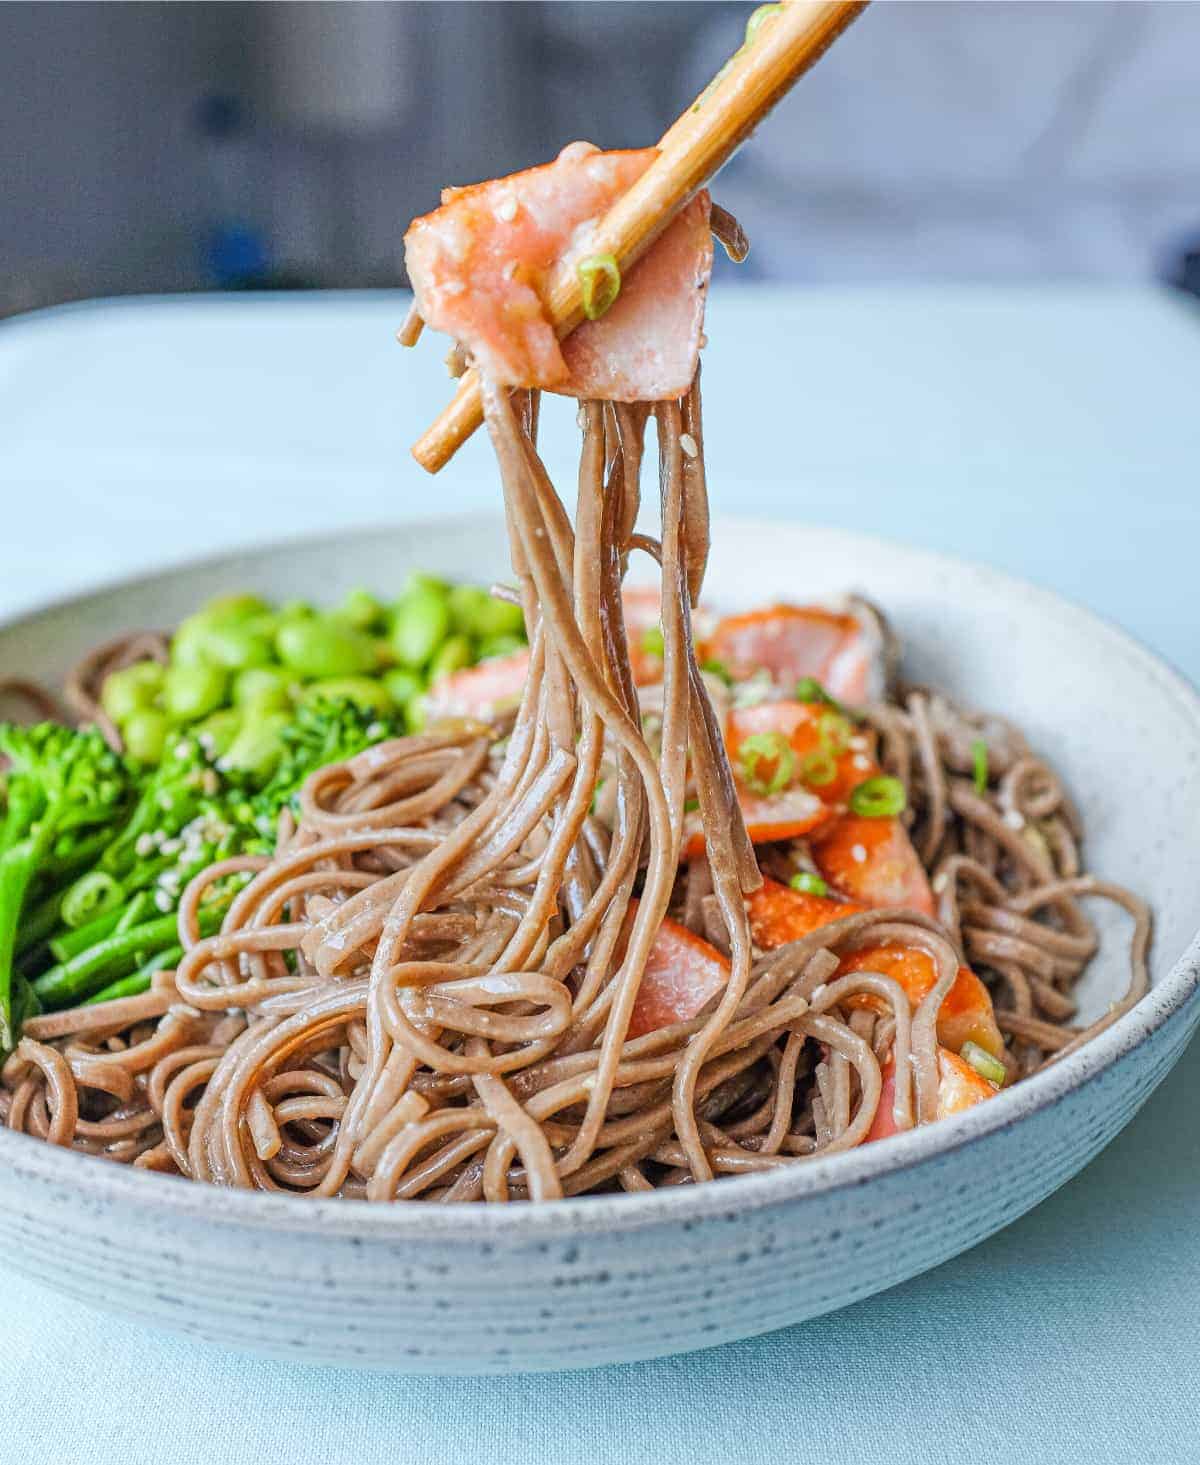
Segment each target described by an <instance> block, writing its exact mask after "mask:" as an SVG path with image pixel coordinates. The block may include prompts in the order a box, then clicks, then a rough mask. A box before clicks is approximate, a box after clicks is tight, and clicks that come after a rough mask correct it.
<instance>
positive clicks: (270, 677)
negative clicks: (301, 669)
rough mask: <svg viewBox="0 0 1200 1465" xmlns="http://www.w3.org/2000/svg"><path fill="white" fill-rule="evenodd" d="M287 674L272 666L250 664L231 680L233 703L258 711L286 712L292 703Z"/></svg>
mask: <svg viewBox="0 0 1200 1465" xmlns="http://www.w3.org/2000/svg"><path fill="white" fill-rule="evenodd" d="M288 686H289V681H288V677H287V675H286V674H285V673H284V672H282V671H280V670H279V669H278V668H277V667H274V666H251V667H247V668H246V670H245V671H242V672H239V673H238V674H237V676H236V677H235V678H234V681H233V705H234V706H235V707H254V708H256V709H257V710H258V711H259V712H286V711H287V709H288V708H289V707H290V706H291V704H292V699H291V696H290V694H289V692H288Z"/></svg>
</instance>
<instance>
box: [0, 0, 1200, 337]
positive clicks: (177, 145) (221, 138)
mask: <svg viewBox="0 0 1200 1465" xmlns="http://www.w3.org/2000/svg"><path fill="white" fill-rule="evenodd" d="M748 10H749V7H748V6H747V5H744V4H725V3H709V4H703V3H679V4H647V3H639V4H611V3H603V0H596V3H530V4H503V3H496V4H456V3H430V4H415V3H412V4H409V3H405V4H399V3H397V4H358V3H349V0H345V3H315V4H288V3H271V4H237V3H232V4H153V3H151V4H22V3H16V4H12V3H10V4H4V5H0V315H13V314H17V313H19V312H21V311H23V310H27V309H31V308H34V307H37V306H40V305H47V304H53V303H57V302H59V301H65V300H75V299H84V298H89V297H94V296H101V295H112V294H125V293H131V292H157V291H179V290H197V289H222V288H223V289H246V288H314V287H317V288H319V287H341V288H355V287H374V286H389V285H396V284H402V283H403V282H404V276H403V260H402V249H401V236H402V234H403V231H404V227H405V225H406V223H407V221H408V220H409V218H410V217H411V216H413V215H414V214H416V213H421V212H424V211H426V210H428V209H430V208H432V207H434V206H435V205H436V203H437V196H438V189H439V188H440V186H441V185H442V184H444V183H465V182H470V181H472V180H475V179H478V178H483V177H487V176H490V175H493V174H495V173H499V172H507V171H510V170H511V169H514V168H517V167H521V166H526V165H528V164H531V163H534V162H539V161H543V160H545V159H547V158H549V157H550V156H552V155H553V154H554V153H555V152H556V151H557V149H558V148H559V146H561V144H562V143H563V142H565V141H566V140H568V139H571V138H576V137H586V138H589V139H591V140H592V141H594V142H596V143H598V144H599V145H601V146H602V147H620V146H629V145H643V144H645V143H647V142H650V141H652V140H653V139H655V138H656V137H657V136H658V135H659V134H660V133H661V131H662V130H663V129H664V127H665V125H666V124H667V123H668V122H669V121H670V120H671V119H672V118H673V117H674V116H675V115H676V113H677V112H678V111H679V110H680V109H681V108H682V106H683V105H684V103H685V102H686V101H687V99H688V98H689V97H691V96H692V95H694V94H695V93H696V92H697V91H698V90H699V89H700V87H702V86H703V85H704V83H705V82H706V81H707V80H708V78H709V77H710V76H711V74H712V73H713V71H714V70H715V69H716V68H717V66H718V65H719V64H720V62H721V61H722V60H723V59H724V57H725V56H727V55H728V54H729V53H730V52H731V51H732V50H734V49H736V47H737V45H738V44H739V43H740V40H741V34H742V30H743V27H744V25H745V20H746V15H747V13H748ZM768 128H769V133H770V138H769V142H770V145H769V146H759V147H756V148H753V149H750V150H748V151H747V152H746V153H745V154H743V156H742V157H741V158H739V159H737V160H735V162H734V163H733V164H732V165H731V166H730V168H729V169H728V170H727V171H726V173H725V174H723V175H722V178H721V180H720V183H719V185H718V188H717V190H716V191H717V196H718V197H719V199H720V200H721V201H722V202H723V203H725V204H726V205H727V206H728V207H731V208H733V209H734V210H735V212H737V213H738V214H739V216H740V217H741V219H742V221H743V223H744V224H745V225H746V227H747V229H748V230H749V232H750V235H751V238H752V240H753V241H754V245H755V247H754V250H753V253H752V255H751V258H750V261H749V264H748V265H747V266H746V267H745V268H746V269H748V271H749V273H750V274H751V275H752V276H754V277H758V278H771V279H790V280H814V281H822V282H841V281H870V280H963V281H990V282H995V281H1005V280H1008V281H1012V280H1030V279H1037V280H1059V281H1061V280H1071V279H1079V280H1114V281H1132V280H1148V279H1155V278H1157V279H1161V280H1166V281H1170V282H1172V283H1179V284H1185V285H1188V284H1190V285H1191V286H1192V287H1194V288H1195V289H1196V290H1197V291H1198V292H1200V187H1198V186H1197V184H1198V180H1200V4H1196V3H1190V0H1173V3H1167V0H1160V3H1156V0H1095V3H1088V0H940V3H938V0H925V3H922V0H916V3H910V0H877V3H876V5H875V6H873V7H872V14H871V17H870V22H869V24H860V25H858V26H856V27H854V28H853V29H852V30H851V31H850V33H849V34H848V35H847V36H846V38H845V39H844V40H843V41H842V42H841V43H840V44H839V45H838V46H837V47H835V48H834V50H833V51H832V52H831V53H830V55H829V57H828V58H827V59H826V60H825V61H824V62H823V63H822V64H821V65H820V66H819V67H818V68H817V69H816V70H815V71H814V72H813V73H812V75H811V76H810V77H808V78H807V79H806V80H805V82H804V84H803V85H802V86H801V87H799V88H798V89H797V91H796V92H795V93H794V94H793V96H792V97H791V98H790V99H789V100H788V101H787V102H786V103H785V104H784V105H783V106H782V107H781V108H780V109H779V112H778V113H777V115H776V116H775V117H774V118H773V119H772V120H771V122H770V123H769V124H768Z"/></svg>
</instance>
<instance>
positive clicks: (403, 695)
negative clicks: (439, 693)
mask: <svg viewBox="0 0 1200 1465" xmlns="http://www.w3.org/2000/svg"><path fill="white" fill-rule="evenodd" d="M383 685H384V686H385V687H386V688H387V694H388V696H389V697H390V698H391V699H392V702H393V704H394V705H395V706H397V707H405V706H407V705H408V703H409V702H411V701H412V699H413V698H414V697H419V696H420V695H421V693H422V692H423V691H424V690H425V683H424V682H423V681H422V680H421V678H420V677H419V676H418V675H417V673H416V672H415V671H408V670H406V669H405V668H404V667H402V666H394V667H393V668H392V669H391V671H385V672H384V674H383Z"/></svg>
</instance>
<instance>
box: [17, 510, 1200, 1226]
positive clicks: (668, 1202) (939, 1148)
mask: <svg viewBox="0 0 1200 1465" xmlns="http://www.w3.org/2000/svg"><path fill="white" fill-rule="evenodd" d="M722 523H724V524H725V525H727V526H729V528H730V529H731V530H735V531H736V530H738V529H742V530H757V531H760V532H762V533H765V534H770V533H771V532H772V531H773V530H776V531H783V532H786V533H788V534H795V533H803V532H805V531H808V532H811V533H813V534H814V535H817V536H819V537H821V538H823V539H826V540H828V541H831V542H836V541H841V543H842V544H843V545H844V546H845V548H846V549H847V551H850V550H852V548H853V546H855V545H861V546H864V547H866V546H869V547H871V548H872V549H874V550H880V549H883V550H887V551H891V552H893V553H896V554H902V555H904V556H905V557H907V558H908V559H910V560H913V561H917V562H921V561H923V562H924V563H925V564H926V565H927V566H928V567H929V568H930V570H936V569H938V568H939V567H941V568H944V569H949V570H952V571H954V572H956V573H960V574H961V573H962V572H963V571H969V572H970V573H971V574H972V575H973V576H974V577H975V578H976V580H977V582H978V583H980V584H981V585H983V586H986V587H987V588H988V589H990V590H992V591H993V592H995V593H997V594H999V595H1002V596H1009V597H1013V596H1019V597H1021V598H1022V599H1024V600H1025V601H1026V602H1030V601H1031V602H1032V603H1033V604H1034V605H1035V606H1037V607H1040V608H1042V609H1044V610H1045V612H1046V613H1047V614H1048V615H1051V616H1053V617H1055V618H1057V619H1059V620H1065V621H1067V622H1069V623H1070V622H1073V623H1074V625H1075V627H1076V628H1077V629H1078V630H1080V631H1081V632H1084V633H1086V634H1087V635H1089V636H1090V637H1092V638H1094V639H1095V640H1097V641H1098V642H1099V643H1101V644H1103V643H1104V642H1106V641H1107V643H1108V644H1109V645H1110V646H1111V647H1112V648H1113V649H1114V650H1115V651H1119V652H1120V653H1121V654H1122V655H1123V656H1124V657H1125V658H1127V659H1128V660H1130V661H1131V662H1133V663H1134V665H1135V666H1136V667H1138V668H1139V669H1140V670H1141V671H1142V672H1143V673H1144V674H1145V675H1146V676H1148V677H1149V678H1150V679H1151V680H1153V681H1155V682H1157V683H1158V685H1159V687H1160V688H1161V689H1162V691H1163V692H1164V693H1165V694H1166V695H1167V696H1168V698H1170V699H1172V700H1173V701H1174V702H1175V703H1176V704H1177V705H1178V707H1179V709H1180V711H1181V712H1182V713H1183V714H1184V715H1185V716H1186V717H1188V718H1190V720H1191V722H1192V724H1193V726H1194V729H1195V734H1196V739H1197V742H1198V743H1200V693H1198V692H1197V690H1196V689H1195V688H1194V687H1193V686H1192V685H1191V683H1190V682H1189V681H1188V680H1187V679H1186V678H1185V677H1184V676H1183V675H1182V674H1181V673H1180V672H1178V671H1177V670H1176V669H1175V668H1174V667H1172V666H1171V665H1170V664H1169V663H1168V662H1166V661H1165V660H1164V659H1163V658H1161V657H1159V656H1157V655H1155V654H1154V653H1152V652H1150V651H1148V650H1147V649H1146V648H1145V647H1144V646H1142V645H1141V644H1140V642H1138V641H1137V640H1135V638H1134V637H1132V636H1131V635H1129V633H1128V632H1127V631H1124V630H1122V629H1121V628H1120V627H1119V626H1116V625H1114V624H1113V623H1112V622H1110V621H1108V620H1106V619H1105V618H1104V617H1102V616H1099V615H1097V614H1095V613H1094V612H1092V611H1088V610H1084V609H1083V608H1082V607H1081V606H1077V605H1075V604H1073V603H1072V602H1071V601H1069V600H1067V599H1066V598H1065V597H1063V596H1060V595H1058V594H1056V593H1055V592H1054V591H1051V590H1046V589H1044V588H1042V587H1041V586H1037V585H1034V584H1031V583H1030V582H1029V581H1026V580H1022V579H1020V578H1019V577H1018V576H1015V575H1008V574H1005V573H1004V572H1003V571H1000V570H995V569H992V568H990V567H989V566H986V565H981V564H977V563H975V562H974V561H972V560H967V559H963V558H960V557H958V556H955V555H947V554H942V553H939V552H937V551H934V550H927V549H922V548H919V547H916V546H912V545H907V544H902V543H900V542H898V541H894V540H889V539H886V538H883V537H882V536H878V535H870V534H860V533H857V532H852V531H849V530H841V529H835V528H827V527H825V526H823V525H806V524H803V523H800V522H798V521H796V520H791V519H779V518H773V517H769V516H750V515H736V516H735V515H724V516H720V517H719V518H718V519H717V520H716V521H715V524H714V528H715V529H717V530H719V529H720V526H721V524H722ZM448 527H455V528H457V530H458V532H459V534H460V535H463V536H469V535H484V534H492V535H494V534H495V533H497V532H498V531H499V530H500V528H501V520H500V519H499V517H498V516H497V515H495V514H491V513H486V512H477V513H467V514H441V515H426V516H422V517H415V518H411V519H407V518H406V519H400V520H396V521H393V522H389V523H385V524H378V525H374V526H370V527H366V528H354V529H351V530H347V531H344V532H341V533H338V534H336V535H334V536H330V535H329V534H323V535H320V536H317V535H312V534H306V535H295V536H290V537H287V538H281V539H277V540H271V541H269V542H267V543H265V544H264V543H258V544H255V545H250V546H245V547H242V548H237V547H234V548H229V549H225V550H222V551H220V552H218V553H215V554H208V555H204V556H200V557H195V558H185V559H182V560H180V561H179V562H177V563H175V564H173V565H171V566H168V567H160V568H159V569H158V570H156V571H154V572H151V573H142V574H137V575H129V576H122V577H118V578H115V579H113V580H111V581H107V582H101V583H98V584H97V585H95V586H94V587H92V588H91V589H89V590H85V591H81V592H79V593H77V594H74V595H70V596H65V597H61V598H58V599H54V600H51V601H48V602H46V603H44V604H41V605H38V606H35V607H34V608H32V609H28V610H25V611H23V612H21V613H20V614H19V615H16V616H12V617H8V618H6V619H5V620H3V621H0V630H4V631H10V630H17V629H19V628H20V627H21V625H23V624H27V623H30V622H33V621H36V620H39V619H40V618H41V617H43V616H45V615H47V614H50V613H53V612H61V611H70V610H71V609H72V608H73V607H75V606H78V605H80V604H81V603H82V602H84V601H87V600H90V599H92V598H93V597H94V596H95V595H97V594H103V593H106V592H111V591H114V590H120V589H122V588H132V587H133V586H136V585H141V584H143V583H145V582H146V581H147V580H153V579H156V578H158V577H159V576H161V575H163V574H164V573H170V572H171V571H178V570H180V569H183V568H187V569H192V568H203V567H205V566H212V567H214V568H215V567H218V566H220V565H222V564H223V563H225V562H227V561H229V560H231V559H236V558H238V557H239V556H240V555H244V554H247V553H265V554H275V553H278V552H281V551H285V550H287V549H288V548H289V547H298V546H302V545H307V544H311V543H313V541H314V540H316V539H317V538H320V539H322V540H323V541H325V542H326V543H329V542H330V541H331V539H332V542H333V544H334V545H337V546H352V545H353V543H354V542H355V541H357V540H364V541H366V540H370V539H377V538H378V537H379V536H380V535H381V534H387V535H393V534H397V533H404V534H406V535H408V534H411V535H413V536H419V535H420V533H421V532H422V531H423V530H426V531H428V532H430V533H433V532H438V533H444V532H445V531H446V529H447V528H448ZM1198 987H1200V930H1198V931H1197V932H1196V934H1195V935H1194V936H1193V937H1192V939H1191V941H1190V942H1189V943H1188V946H1187V948H1186V950H1185V951H1184V952H1183V954H1182V955H1181V956H1180V957H1179V959H1178V960H1177V961H1176V962H1175V963H1174V965H1173V966H1172V967H1171V970H1170V971H1169V972H1168V974H1167V975H1166V976H1165V977H1164V978H1163V979H1162V980H1161V981H1160V982H1159V983H1157V984H1156V985H1155V986H1154V987H1153V988H1152V989H1151V990H1150V991H1149V992H1148V993H1147V994H1146V996H1145V997H1143V998H1142V1000H1141V1001H1140V1002H1139V1003H1138V1004H1137V1005H1136V1006H1135V1007H1133V1008H1132V1009H1131V1010H1130V1011H1129V1012H1127V1013H1125V1014H1124V1015H1123V1016H1122V1017H1121V1018H1119V1019H1118V1020H1117V1022H1115V1023H1114V1024H1113V1025H1112V1027H1110V1028H1108V1029H1107V1030H1106V1031H1105V1032H1103V1033H1101V1034H1100V1035H1099V1036H1098V1037H1096V1038H1094V1039H1093V1040H1092V1041H1091V1042H1090V1043H1088V1044H1087V1045H1086V1047H1083V1048H1080V1049H1078V1050H1077V1051H1076V1052H1075V1053H1072V1054H1070V1055H1069V1056H1068V1057H1067V1058H1064V1059H1062V1060H1061V1061H1060V1062H1058V1063H1056V1064H1055V1065H1053V1067H1051V1068H1048V1069H1045V1070H1043V1071H1042V1072H1041V1073H1038V1074H1035V1075H1033V1076H1032V1077H1031V1078H1028V1079H1025V1080H1023V1081H1022V1082H1021V1083H1020V1084H1017V1085H1015V1086H1014V1087H1013V1088H1011V1089H1006V1090H1005V1091H1004V1092H1003V1093H1000V1094H998V1095H997V1096H996V1097H995V1098H994V1099H992V1100H991V1101H990V1102H989V1103H987V1104H982V1105H979V1106H977V1107H975V1108H973V1109H969V1110H967V1111H966V1112H965V1113H963V1114H959V1115H956V1116H954V1117H953V1118H951V1119H945V1120H942V1121H940V1122H939V1123H938V1124H936V1125H930V1126H928V1127H926V1128H923V1129H918V1130H911V1131H909V1132H908V1133H906V1134H901V1135H897V1136H895V1137H893V1138H892V1139H891V1140H889V1142H888V1143H887V1144H886V1145H870V1146H866V1147H862V1148H859V1149H857V1150H851V1151H849V1152H848V1153H845V1154H839V1155H830V1156H829V1157H828V1158H826V1159H814V1160H811V1161H809V1162H808V1163H807V1164H804V1165H795V1166H788V1167H787V1168H786V1169H783V1170H775V1171H768V1172H766V1173H763V1174H758V1175H744V1176H738V1177H737V1178H736V1179H733V1180H732V1181H726V1182H723V1183H721V1184H719V1185H697V1186H679V1187H672V1188H670V1189H668V1190H658V1191H653V1192H647V1193H645V1194H642V1193H639V1194H636V1195H629V1194H612V1195H601V1196H579V1197H576V1198H573V1199H572V1200H570V1201H569V1202H568V1203H565V1204H562V1203H549V1202H540V1203H539V1202H532V1203H523V1204H517V1205H511V1206H442V1205H440V1204H438V1203H436V1202H426V1201H409V1202H405V1203H404V1204H403V1205H392V1206H375V1205H371V1204H369V1203H355V1202H347V1201H345V1200H337V1199H330V1200H311V1199H306V1198H304V1197H300V1196H288V1195H278V1194H270V1193H264V1192H261V1191H248V1190H233V1189H217V1188H214V1187H210V1186H206V1185H195V1184H193V1183H192V1182H191V1181H188V1180H184V1179H182V1178H181V1177H177V1176H164V1175H156V1174H152V1173H149V1172H146V1171H139V1170H132V1169H126V1168H124V1167H121V1166H116V1165H108V1164H104V1163H103V1162H97V1161H93V1160H91V1158H90V1157H87V1156H79V1155H76V1154H74V1153H73V1152H71V1151H69V1150H62V1149H58V1148H56V1147H53V1146H50V1145H47V1144H44V1143H43V1142H42V1141H40V1140H35V1139H32V1138H30V1137H29V1136H27V1135H22V1134H12V1133H10V1132H9V1131H8V1130H6V1129H0V1164H4V1165H6V1166H7V1167H8V1169H9V1172H10V1174H11V1175H13V1176H14V1177H15V1178H16V1179H18V1180H20V1179H26V1180H29V1181H36V1182H40V1183H44V1184H57V1185H65V1186H68V1187H69V1186H72V1185H74V1186H76V1187H78V1188H80V1189H81V1190H84V1191H86V1192H87V1193H88V1194H89V1195H90V1196H91V1197H93V1198H95V1199H96V1200H97V1201H104V1202H111V1203H117V1204H120V1203H126V1204H130V1205H135V1206H137V1207H139V1208H147V1207H151V1206H153V1207H157V1208H158V1209H159V1210H160V1211H162V1212H165V1213H168V1214H173V1215H179V1216H187V1217H189V1218H192V1219H195V1220H200V1221H207V1222H210V1223H214V1224H220V1223H221V1222H228V1223H230V1224H232V1225H235V1226H239V1227H250V1228H253V1229H256V1230H264V1229H265V1230H269V1231H275V1232H278V1233H281V1234H286V1235H296V1234H306V1235H311V1236H313V1237H360V1238H362V1239H363V1240H366V1241H375V1242H379V1243H388V1242H392V1241H396V1242H411V1241H420V1240H422V1239H428V1240H436V1241H438V1242H439V1243H444V1242H448V1241H453V1240H456V1239H458V1238H461V1239H463V1240H470V1239H472V1238H476V1239H481V1238H484V1237H486V1238H488V1239H489V1240H491V1241H493V1242H509V1243H511V1244H514V1245H519V1244H521V1243H522V1242H525V1241H546V1240H554V1239H555V1238H559V1237H563V1238H565V1237H580V1236H586V1235H588V1234H594V1233H601V1232H603V1233H606V1234H613V1233H623V1232H630V1231H638V1230H642V1229H644V1228H646V1227H650V1226H657V1225H663V1224H673V1223H677V1222H683V1221H704V1220H720V1219H723V1218H725V1217H727V1216H731V1215H735V1214H739V1213H743V1212H746V1211H750V1210H758V1209H761V1208H763V1207H768V1206H777V1205H781V1204H786V1203H788V1202H794V1201H799V1200H801V1199H803V1198H804V1197H805V1196H810V1195H818V1194H825V1193H827V1192H830V1191H835V1190H848V1189H850V1188H852V1187H854V1186H858V1185H863V1184H865V1183H867V1182H868V1181H870V1180H872V1179H874V1178H877V1177H880V1176H884V1175H891V1174H895V1173H898V1172H901V1171H904V1170H909V1169H913V1168H914V1167H916V1166H918V1165H921V1164H923V1163H925V1162H926V1161H928V1160H931V1159H935V1158H937V1157H939V1156H943V1155H948V1154H950V1153H952V1152H954V1151H956V1150H959V1149H962V1148H964V1147H965V1146H968V1145H973V1144H977V1143H979V1142H980V1141H982V1140H984V1139H986V1138H987V1136H988V1135H991V1134H994V1133H995V1132H997V1131H998V1130H1001V1129H1005V1128H1007V1127H1008V1126H1009V1125H1011V1124H1015V1123H1018V1122H1019V1121H1020V1120H1021V1119H1022V1118H1024V1117H1026V1116H1027V1115H1030V1114H1032V1113H1034V1112H1037V1111H1040V1110H1044V1109H1049V1108H1052V1107H1053V1106H1054V1105H1055V1104H1058V1103H1060V1102H1061V1101H1062V1100H1064V1099H1065V1098H1066V1097H1067V1096H1068V1095H1070V1094H1072V1093H1074V1092H1075V1091H1076V1090H1077V1089H1079V1088H1081V1087H1083V1085H1085V1084H1087V1083H1088V1082H1090V1081H1091V1080H1092V1079H1094V1078H1096V1077H1098V1076H1099V1075H1100V1074H1102V1073H1103V1072H1105V1071H1106V1070H1107V1069H1108V1068H1110V1067H1112V1065H1113V1064H1114V1063H1116V1062H1117V1061H1118V1060H1119V1059H1121V1058H1123V1057H1124V1056H1126V1055H1127V1054H1129V1053H1132V1052H1133V1051H1134V1050H1135V1049H1137V1048H1138V1047H1140V1046H1141V1044H1142V1043H1144V1042H1145V1041H1146V1040H1147V1039H1148V1038H1150V1037H1151V1036H1152V1035H1153V1034H1154V1033H1156V1032H1157V1031H1158V1030H1159V1029H1160V1028H1162V1027H1163V1026H1164V1025H1165V1024H1166V1023H1168V1022H1169V1021H1170V1019H1171V1018H1172V1017H1173V1016H1174V1015H1175V1014H1177V1013H1179V1012H1181V1011H1182V1009H1183V1008H1184V1007H1185V1006H1186V1005H1187V1003H1188V1001H1189V999H1190V998H1192V997H1193V995H1194V994H1195V993H1196V991H1197V988H1198Z"/></svg>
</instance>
